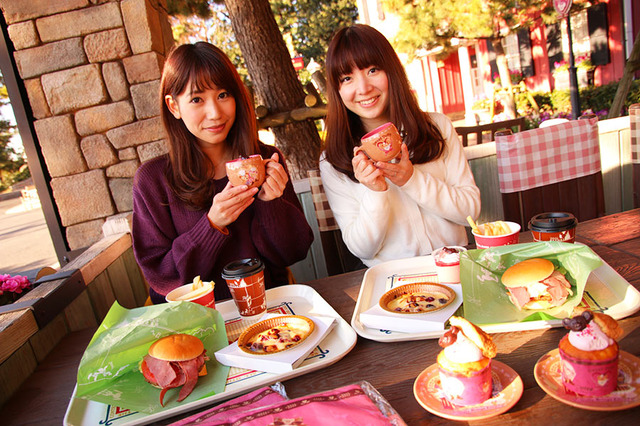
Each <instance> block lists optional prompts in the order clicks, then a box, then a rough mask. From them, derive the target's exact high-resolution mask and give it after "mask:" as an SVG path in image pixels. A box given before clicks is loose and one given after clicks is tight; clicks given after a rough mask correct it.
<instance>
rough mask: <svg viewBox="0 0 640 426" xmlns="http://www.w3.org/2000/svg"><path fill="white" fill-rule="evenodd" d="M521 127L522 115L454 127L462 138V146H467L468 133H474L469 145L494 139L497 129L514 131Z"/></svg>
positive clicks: (522, 124)
mask: <svg viewBox="0 0 640 426" xmlns="http://www.w3.org/2000/svg"><path fill="white" fill-rule="evenodd" d="M523 127H524V117H518V118H514V119H512V120H504V121H496V122H495V123H487V124H479V125H477V126H459V127H456V132H458V136H460V137H461V138H462V139H461V140H462V146H469V145H470V143H469V142H470V141H469V135H475V138H472V139H473V140H472V141H473V142H475V143H472V144H471V145H478V144H481V143H483V142H491V141H493V140H495V135H496V132H497V131H499V130H503V129H511V131H512V132H513V133H516V132H520V131H522V129H523Z"/></svg>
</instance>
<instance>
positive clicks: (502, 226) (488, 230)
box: [478, 220, 511, 237]
mask: <svg viewBox="0 0 640 426" xmlns="http://www.w3.org/2000/svg"><path fill="white" fill-rule="evenodd" d="M482 227H483V229H484V235H486V236H487V237H496V236H498V235H507V234H510V233H511V228H509V225H507V223H506V222H503V221H501V220H497V221H495V222H488V223H485V224H484V225H483V226H482ZM478 233H479V234H482V232H478Z"/></svg>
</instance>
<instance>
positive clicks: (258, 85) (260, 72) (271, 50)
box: [225, 0, 320, 179]
mask: <svg viewBox="0 0 640 426" xmlns="http://www.w3.org/2000/svg"><path fill="white" fill-rule="evenodd" d="M225 4H226V6H227V10H228V12H229V17H230V19H231V26H232V28H233V32H234V34H235V36H236V39H237V41H238V44H239V45H240V49H241V50H242V54H243V56H244V60H245V63H246V64H247V70H248V71H249V75H250V76H251V80H252V81H253V85H254V88H255V93H256V95H257V97H258V100H259V102H260V103H261V104H263V105H265V106H266V107H267V108H268V110H269V114H276V113H282V112H287V111H291V110H293V109H295V108H301V107H304V98H305V96H306V94H305V92H304V91H303V90H302V85H301V84H300V81H299V80H298V76H297V74H296V72H295V70H294V69H293V64H292V63H291V56H290V55H289V51H288V50H287V46H286V44H285V42H284V40H283V39H282V34H281V33H280V30H279V29H278V25H277V23H276V20H275V18H274V16H273V13H272V11H271V7H270V6H269V1H268V0H251V1H247V0H225ZM272 130H273V133H274V134H275V136H276V145H277V146H278V148H279V149H280V150H281V151H282V152H283V154H284V155H285V157H286V158H287V162H288V165H289V172H290V173H291V175H292V177H293V178H298V179H300V178H305V177H306V173H307V170H309V169H312V168H317V166H318V157H319V154H320V136H319V135H318V131H317V129H316V126H315V123H314V121H312V120H305V121H300V122H292V123H288V124H286V125H283V126H278V127H274V128H272Z"/></svg>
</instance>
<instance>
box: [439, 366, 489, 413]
mask: <svg viewBox="0 0 640 426" xmlns="http://www.w3.org/2000/svg"><path fill="white" fill-rule="evenodd" d="M438 371H439V376H440V385H441V386H442V391H443V392H444V395H445V397H446V398H447V400H448V401H449V402H451V403H452V404H454V405H458V406H466V405H476V404H482V403H483V402H485V401H486V400H487V399H489V398H491V390H492V387H493V379H492V377H491V361H489V363H488V364H487V366H486V367H485V368H483V369H482V370H480V371H476V372H474V373H472V374H471V375H470V376H467V375H466V374H462V373H455V372H452V371H449V370H447V369H444V368H442V367H440V366H438Z"/></svg>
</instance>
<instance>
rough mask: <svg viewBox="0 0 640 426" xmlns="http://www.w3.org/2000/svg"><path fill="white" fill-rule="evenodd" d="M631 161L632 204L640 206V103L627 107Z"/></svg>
mask: <svg viewBox="0 0 640 426" xmlns="http://www.w3.org/2000/svg"><path fill="white" fill-rule="evenodd" d="M629 127H630V129H631V162H632V163H633V204H634V207H636V208H638V207H640V104H633V105H631V106H630V107H629Z"/></svg>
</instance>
